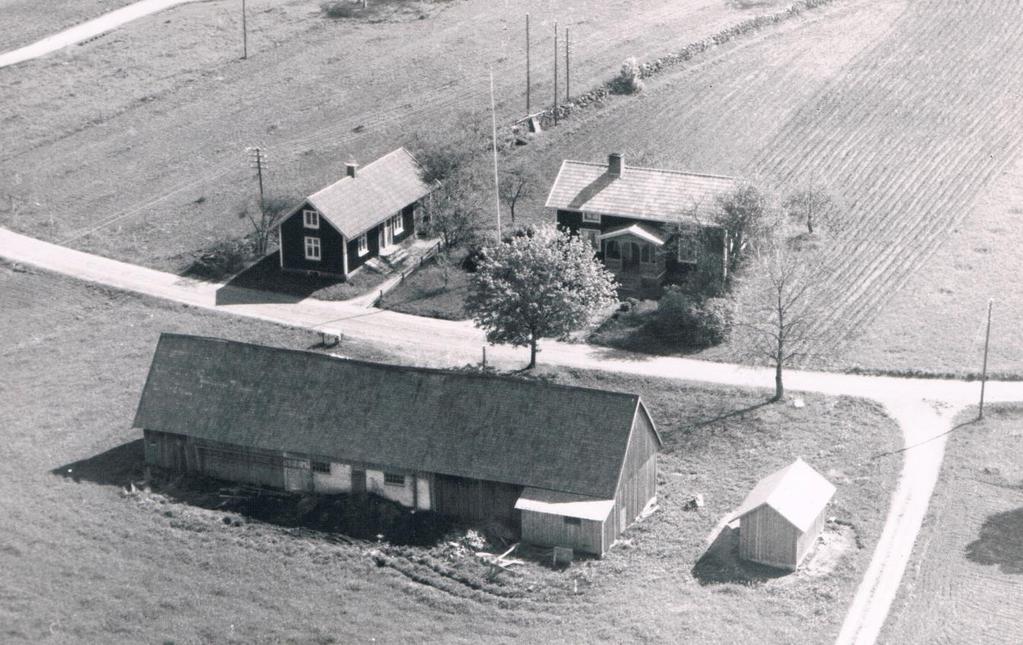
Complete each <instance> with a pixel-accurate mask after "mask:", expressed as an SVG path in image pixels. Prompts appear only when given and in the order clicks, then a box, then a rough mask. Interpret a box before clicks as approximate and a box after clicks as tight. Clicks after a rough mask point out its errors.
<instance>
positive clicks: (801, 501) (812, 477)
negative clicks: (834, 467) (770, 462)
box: [733, 458, 835, 533]
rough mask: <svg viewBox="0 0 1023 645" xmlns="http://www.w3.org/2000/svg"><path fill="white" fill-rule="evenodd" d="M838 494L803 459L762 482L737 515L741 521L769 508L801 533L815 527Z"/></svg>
mask: <svg viewBox="0 0 1023 645" xmlns="http://www.w3.org/2000/svg"><path fill="white" fill-rule="evenodd" d="M834 494H835V486H834V484H832V483H831V482H829V481H828V480H827V479H824V477H823V476H822V475H821V474H820V473H818V472H817V471H816V470H814V469H813V468H812V467H811V466H810V465H809V464H807V463H806V462H805V461H803V460H802V459H800V458H796V460H795V461H794V462H792V463H791V464H789V465H788V466H786V467H784V468H782V469H781V470H779V471H777V472H775V473H772V474H770V475H768V476H767V477H764V478H763V479H761V480H760V481H759V482H758V483H757V485H756V486H755V487H754V488H753V490H752V491H750V493H749V495H747V496H746V499H745V500H744V501H743V502H742V505H741V506H739V510H737V511H736V512H735V515H734V516H733V519H734V518H740V517H742V516H743V515H746V514H747V513H749V512H750V511H753V510H756V509H758V508H760V507H761V506H763V505H765V504H766V505H767V506H770V507H771V508H772V509H774V510H775V511H776V512H777V513H778V514H779V515H781V516H782V517H784V518H785V519H786V520H788V521H789V522H790V523H791V524H792V525H793V526H795V527H796V528H797V529H799V530H800V531H801V532H804V533H805V532H806V531H807V530H809V528H810V527H811V526H813V523H814V520H816V519H817V516H818V515H820V513H821V511H822V510H824V507H825V506H827V505H828V502H829V501H830V500H831V497H832V496H833V495H834Z"/></svg>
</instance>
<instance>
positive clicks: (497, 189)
mask: <svg viewBox="0 0 1023 645" xmlns="http://www.w3.org/2000/svg"><path fill="white" fill-rule="evenodd" d="M490 125H491V128H492V129H493V131H492V135H493V138H492V139H491V142H492V143H493V148H494V206H495V208H496V212H497V241H498V242H500V241H501V185H500V183H499V182H498V179H497V110H496V109H495V108H494V68H493V67H491V68H490Z"/></svg>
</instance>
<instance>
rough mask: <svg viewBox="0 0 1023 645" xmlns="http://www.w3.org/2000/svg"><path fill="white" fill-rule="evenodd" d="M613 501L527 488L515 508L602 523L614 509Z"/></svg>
mask: <svg viewBox="0 0 1023 645" xmlns="http://www.w3.org/2000/svg"><path fill="white" fill-rule="evenodd" d="M614 505H615V501H614V499H613V498H612V499H596V498H593V497H586V496H584V495H575V494H573V493H562V492H560V491H551V490H543V489H541V488H527V489H525V490H524V491H522V495H520V496H519V499H518V501H516V502H515V508H517V509H519V510H520V511H534V512H536V513H547V514H549V515H560V516H562V517H578V518H580V519H583V520H596V521H598V522H603V521H604V520H605V519H607V514H608V513H610V512H611V509H612V508H613V507H614Z"/></svg>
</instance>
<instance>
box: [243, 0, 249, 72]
mask: <svg viewBox="0 0 1023 645" xmlns="http://www.w3.org/2000/svg"><path fill="white" fill-rule="evenodd" d="M248 57H249V28H248V25H247V24H246V22H245V0H242V60H245V59H246V58H248Z"/></svg>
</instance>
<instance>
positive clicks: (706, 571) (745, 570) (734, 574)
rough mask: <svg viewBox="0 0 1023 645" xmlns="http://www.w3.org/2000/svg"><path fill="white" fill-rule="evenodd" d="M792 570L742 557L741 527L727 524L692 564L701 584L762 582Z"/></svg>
mask: <svg viewBox="0 0 1023 645" xmlns="http://www.w3.org/2000/svg"><path fill="white" fill-rule="evenodd" d="M789 573H791V572H790V571H786V570H784V569H775V568H774V567H768V566H764V565H761V564H756V563H753V562H745V561H743V560H740V559H739V530H738V529H734V528H732V527H730V526H725V527H724V528H722V529H721V532H720V533H718V534H717V537H715V538H714V541H713V542H712V543H711V545H710V546H709V547H708V548H707V550H706V551H705V552H704V554H703V555H702V556H700V559H699V560H697V561H696V564H695V565H693V570H692V574H693V577H694V578H696V580H697V581H699V583H700V584H701V585H704V586H706V585H718V584H742V585H759V584H763V583H765V582H767V581H769V580H773V579H775V578H780V577H782V576H786V575H788V574H789Z"/></svg>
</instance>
